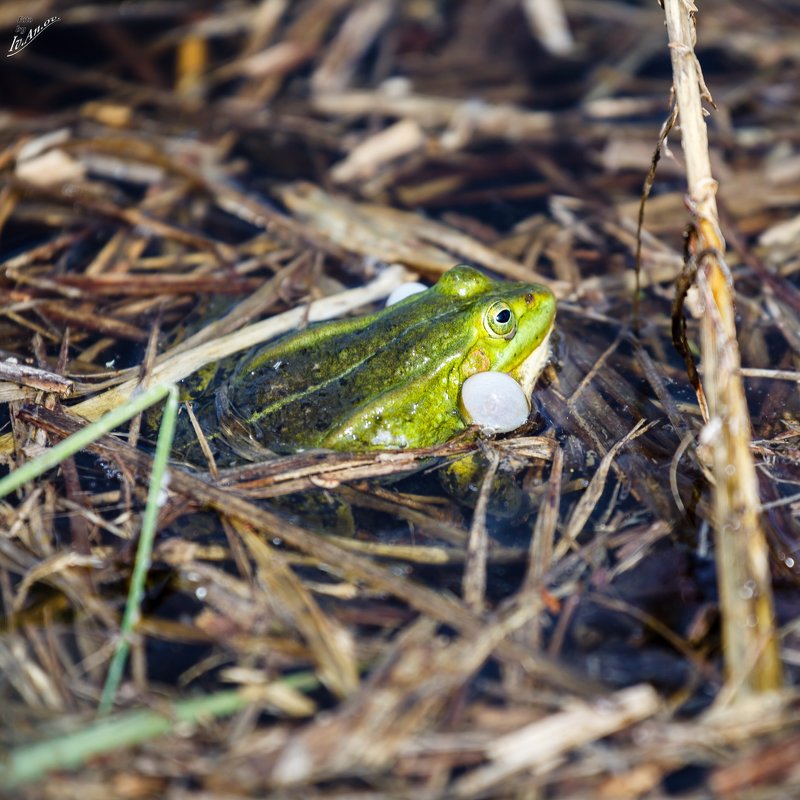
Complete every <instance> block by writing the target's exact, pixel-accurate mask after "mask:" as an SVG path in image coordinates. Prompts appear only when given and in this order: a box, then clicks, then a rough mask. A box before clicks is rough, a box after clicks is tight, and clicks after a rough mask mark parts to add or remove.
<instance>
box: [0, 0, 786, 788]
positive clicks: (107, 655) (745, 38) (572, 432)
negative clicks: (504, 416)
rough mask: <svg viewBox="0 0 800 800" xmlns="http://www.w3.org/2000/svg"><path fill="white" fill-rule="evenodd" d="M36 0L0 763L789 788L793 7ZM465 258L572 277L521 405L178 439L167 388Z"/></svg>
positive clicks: (17, 309) (437, 783) (14, 148)
mask: <svg viewBox="0 0 800 800" xmlns="http://www.w3.org/2000/svg"><path fill="white" fill-rule="evenodd" d="M50 6H51V4H50V3H47V2H46V3H44V4H39V6H37V13H40V14H41V16H42V20H38V19H32V22H30V23H29V22H27V21H26V20H27V19H28V16H27V15H29V14H30V13H32V12H31V11H30V4H23V3H20V2H15V1H14V2H10V3H7V4H5V5H4V7H3V9H2V11H0V26H5V27H4V28H3V29H4V30H5V34H4V35H5V36H6V39H7V40H8V42H9V43H10V42H11V41H12V37H13V36H14V35H20V34H19V33H17V34H15V33H14V31H15V30H16V29H17V28H19V27H22V28H25V27H26V26H28V27H30V26H31V25H33V26H35V25H37V24H38V23H39V22H41V21H43V20H44V18H46V17H48V16H52V14H56V13H57V14H58V15H59V17H60V19H59V20H58V21H56V22H53V23H52V24H50V25H49V26H48V27H47V29H46V30H44V31H43V32H42V33H41V34H40V35H39V36H38V37H37V38H36V39H35V40H34V41H32V42H31V43H30V45H29V46H27V47H25V48H24V50H21V51H19V52H15V53H13V54H12V55H11V56H10V57H9V58H7V59H6V62H7V63H6V64H4V68H5V76H4V82H3V87H4V91H3V95H4V96H3V98H2V101H0V102H2V103H3V106H2V108H0V120H2V125H0V171H1V172H0V175H1V176H2V184H0V236H1V238H0V292H2V295H0V310H1V311H2V314H0V348H2V350H1V351H0V357H1V358H2V360H0V403H2V404H3V405H2V409H3V411H2V413H3V425H4V428H3V429H2V431H0V454H2V458H3V460H4V462H5V463H6V464H7V465H8V466H9V470H8V475H7V476H6V477H0V493H2V495H3V496H2V499H0V529H1V530H0V598H2V599H1V601H0V609H2V628H0V719H2V721H3V726H2V732H1V733H0V737H1V738H0V741H1V742H2V745H0V746H1V747H2V748H3V750H4V751H5V758H4V760H0V786H1V787H2V791H4V792H13V793H14V796H19V797H25V796H29V797H32V798H33V797H36V798H38V797H51V796H52V797H55V796H58V797H59V798H65V797H67V798H69V797H80V798H81V800H88V799H89V798H92V797H103V798H105V797H109V796H114V797H151V796H152V797H170V798H182V797H189V796H198V792H199V793H200V794H201V795H202V796H203V797H209V798H211V797H219V798H223V797H225V798H227V797H245V796H260V795H263V794H265V793H268V792H275V793H277V792H281V796H287V797H290V796H291V797H303V798H307V797H320V798H334V797H343V796H347V797H364V798H367V797H379V796H380V797H406V796H414V797H423V798H426V797H430V798H434V797H442V796H447V797H463V798H473V797H475V798H478V797H518V796H520V797H521V796H538V795H539V794H541V795H542V796H549V797H578V796H583V797H588V796H591V797H608V798H622V797H657V796H663V795H664V794H670V795H681V796H693V797H701V796H708V795H709V794H710V793H713V794H715V795H716V796H720V797H747V796H752V797H756V796H757V797H759V798H763V797H786V796H790V795H791V794H792V793H793V792H796V791H797V786H798V784H800V769H798V765H797V763H796V762H797V759H796V756H795V751H796V747H797V741H798V737H800V723H798V719H799V717H798V714H797V701H796V698H795V696H794V693H793V689H792V687H793V686H794V685H795V683H796V678H797V673H796V668H797V664H798V634H797V628H798V620H799V619H800V616H799V615H800V608H798V604H797V601H796V594H797V591H796V589H797V581H798V565H797V549H798V537H799V536H800V525H799V524H798V509H799V508H800V501H799V500H798V494H797V491H796V487H797V485H798V482H800V455H799V454H800V398H799V397H798V395H799V393H798V381H799V380H800V371H798V361H800V334H799V333H798V331H800V325H798V319H799V318H800V289H798V285H797V277H798V273H799V267H800V216H799V215H800V153H799V152H798V146H800V144H799V143H800V121H798V118H797V114H796V108H797V106H798V104H799V103H800V18H799V17H798V16H797V14H796V10H795V9H793V8H792V4H791V3H790V2H782V1H781V0H762V1H761V2H759V3H758V4H754V5H753V6H752V7H751V6H746V7H745V6H739V5H734V4H730V3H725V2H722V1H721V0H714V1H710V2H708V3H706V4H703V6H702V8H701V11H702V14H701V15H700V17H699V19H698V18H697V15H696V9H695V8H694V6H693V4H692V3H691V2H689V0H665V2H664V9H660V8H659V7H658V6H657V4H654V3H640V4H635V3H633V4H632V3H628V2H622V1H621V0H610V1H609V2H605V3H585V2H583V1H582V0H563V2H559V0H547V1H546V2H545V0H519V2H517V1H516V0H509V2H503V3H492V2H487V1H486V0H466V1H465V2H463V3H458V4H445V3H438V2H435V0H419V1H415V2H401V1H400V0H302V1H301V2H297V3H287V2H286V1H285V0H263V2H260V3H257V4H252V5H247V6H246V5H242V4H235V3H221V4H217V5H213V6H208V7H203V9H201V10H198V9H192V8H189V7H187V6H185V5H183V4H176V3H169V2H164V3H151V4H142V5H139V6H137V5H130V4H129V5H128V6H126V7H125V9H126V16H124V17H123V16H121V13H120V10H119V8H118V7H117V6H107V7H106V6H102V5H81V4H79V3H71V4H63V3H62V4H59V7H58V9H56V8H55V6H54V5H53V8H52V10H51V7H50ZM695 23H698V24H697V26H696V24H695ZM671 90H672V91H671ZM712 95H713V101H712ZM709 112H710V115H709ZM665 120H666V121H665ZM654 153H656V154H657V157H660V160H659V161H658V164H657V169H655V170H653V171H651V174H650V176H649V177H646V176H647V173H648V168H649V167H650V164H651V161H653V160H654V156H653V154H654ZM643 186H644V187H645V188H644V190H643V188H642V187H643ZM643 196H646V205H645V207H644V214H643V217H642V216H640V201H641V198H642V197H643ZM642 219H643V225H641V223H642ZM640 225H641V229H640ZM459 261H467V262H470V263H473V264H475V265H477V266H479V267H481V268H483V269H484V270H486V271H488V272H490V273H492V274H494V275H496V276H501V277H506V278H510V279H515V280H520V279H522V280H541V281H545V282H547V283H548V284H549V285H550V286H551V287H552V288H553V290H554V291H555V292H556V294H557V296H558V297H559V301H560V303H559V317H558V337H559V342H558V344H557V348H556V361H555V364H554V366H553V367H552V368H551V369H550V370H549V373H548V375H547V376H546V380H545V381H544V383H543V385H542V386H541V388H540V389H539V390H537V393H536V396H537V402H538V404H539V407H540V408H539V412H538V414H537V420H536V421H535V423H533V424H531V426H529V428H528V429H527V430H525V431H522V432H520V435H516V436H508V437H501V438H500V439H499V440H496V441H476V439H475V437H474V436H466V437H463V438H461V439H457V440H454V441H452V442H449V443H447V444H445V445H443V446H441V447H438V448H432V449H429V450H424V451H405V452H392V453H378V454H367V455H364V454H358V455H349V454H320V453H298V454H296V455H290V456H285V457H281V458H277V459H273V460H270V461H265V462H263V463H256V464H247V465H239V466H235V467H233V468H228V469H223V468H221V467H220V468H219V469H217V468H216V466H215V465H213V464H212V465H210V468H209V472H208V473H203V472H199V471H197V470H190V469H182V468H178V467H176V466H174V465H173V466H171V467H167V464H166V462H167V457H168V453H169V441H168V440H169V432H170V430H171V425H170V422H169V420H170V415H171V414H174V412H175V409H176V399H175V392H174V390H171V389H170V388H169V387H171V386H172V385H174V384H176V383H178V382H180V381H181V380H183V379H184V378H186V377H188V376H190V375H191V374H193V373H194V372H196V371H197V370H198V369H200V368H201V367H203V366H204V365H206V364H209V363H212V362H215V361H217V360H219V359H221V358H225V357H228V356H234V355H235V354H236V353H239V352H241V351H243V350H245V349H247V348H249V347H251V346H253V345H254V344H256V343H259V342H262V341H265V340H266V339H269V338H271V337H274V336H276V335H277V334H279V333H281V332H283V331H287V330H291V329H294V328H297V327H298V326H300V325H303V324H305V323H306V322H308V321H313V320H318V319H327V318H331V317H335V316H340V315H342V314H346V313H350V312H353V311H358V310H362V309H365V308H372V307H374V304H375V303H376V302H379V301H380V300H381V299H382V298H384V297H385V296H386V295H387V294H388V293H389V292H390V291H391V289H392V288H394V287H395V286H396V285H398V284H399V283H401V282H403V281H405V280H408V279H410V278H411V277H414V276H417V277H421V278H423V279H428V280H435V278H436V277H437V275H439V274H441V273H442V272H443V271H445V270H446V269H448V268H449V267H451V266H452V265H453V264H454V263H457V262H459ZM223 294H224V295H227V296H229V297H230V303H228V304H226V308H225V311H224V312H220V313H219V314H217V315H216V317H212V318H211V319H212V321H209V320H208V317H207V315H204V313H203V311H202V307H204V306H205V305H207V304H208V301H209V300H213V299H214V298H215V297H216V296H217V295H223ZM187 317H190V318H192V319H194V321H195V323H197V321H198V320H205V322H201V323H200V324H199V326H198V325H197V324H195V326H194V328H192V330H194V332H192V333H187V332H185V331H186V330H187V329H185V328H184V327H183V322H184V320H185V319H186V318H187ZM673 341H674V343H673ZM675 345H677V349H676V346H675ZM679 351H680V352H679ZM165 397H167V398H168V399H167V402H166V406H165V409H166V410H165V412H164V413H165V416H164V422H163V424H162V425H161V431H160V435H159V439H160V440H161V441H160V443H159V447H158V448H156V449H155V452H154V449H153V448H154V446H155V442H153V441H149V440H148V439H149V438H150V437H151V434H152V430H149V429H148V428H147V427H145V429H144V430H143V429H142V428H141V424H140V418H139V416H138V415H139V414H140V413H141V411H142V410H143V409H144V408H145V407H147V406H148V405H149V404H152V403H154V402H158V401H160V400H163V399H164V398H165ZM151 413H152V412H151ZM131 420H132V421H131ZM112 431H116V434H112ZM59 442H62V444H58V443H59ZM476 449H479V450H481V452H482V453H483V457H484V459H485V461H486V463H487V464H488V465H489V466H488V469H487V476H486V477H485V478H484V480H483V483H482V486H480V487H476V496H477V498H478V502H477V505H476V506H475V508H474V509H470V508H465V507H464V506H463V505H461V504H459V503H458V502H456V501H455V500H453V499H452V498H449V497H442V496H441V492H440V491H439V490H438V484H436V483H435V482H433V481H432V477H431V475H430V474H429V473H432V472H435V471H436V467H437V466H438V465H440V464H444V463H446V462H447V461H449V460H452V459H455V458H459V457H461V456H462V455H463V454H464V453H468V452H473V451H475V450H476ZM415 470H416V474H414V475H413V476H412V477H408V475H409V473H412V472H414V471H415ZM420 470H421V472H420ZM498 470H499V471H500V472H503V473H506V474H507V475H509V476H514V479H515V480H516V482H517V484H518V485H519V486H520V487H521V489H522V491H523V493H524V495H525V498H526V500H525V502H526V505H527V509H528V510H527V513H525V514H524V515H522V516H521V517H520V518H517V519H511V520H509V519H499V518H497V516H496V515H494V514H493V513H492V503H491V498H490V496H489V495H490V490H491V487H492V480H491V478H492V475H493V474H495V472H496V471H498ZM164 474H166V475H167V476H168V477H167V478H165V477H164ZM300 491H304V492H323V491H324V492H328V493H331V494H333V495H335V496H336V497H338V498H339V500H340V501H344V503H346V504H347V506H348V507H349V508H350V509H351V510H352V515H353V526H354V530H353V531H351V532H350V533H348V534H347V535H342V532H341V531H329V530H318V529H316V528H313V527H312V526H310V525H309V524H308V523H304V522H302V521H298V520H297V519H294V520H292V519H287V516H286V514H285V513H284V512H283V511H282V510H281V509H283V508H285V506H282V505H277V506H276V505H273V503H274V501H275V499H276V498H284V497H285V496H287V495H290V494H292V493H296V492H300Z"/></svg>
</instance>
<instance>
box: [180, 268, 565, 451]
mask: <svg viewBox="0 0 800 800" xmlns="http://www.w3.org/2000/svg"><path fill="white" fill-rule="evenodd" d="M555 312H556V302H555V298H554V296H553V293H552V292H551V291H550V290H549V289H548V288H546V287H545V286H542V285H540V284H536V283H511V282H508V281H496V280H491V279H490V278H488V277H486V276H485V275H483V274H482V273H480V272H478V271H477V270H476V269H473V268H471V267H468V266H464V265H459V266H456V267H454V268H453V269H451V270H449V271H448V272H446V273H445V274H444V275H442V277H441V278H440V279H439V281H438V282H437V283H436V284H435V285H434V286H433V287H431V288H429V289H427V290H425V291H421V292H419V293H417V294H413V295H411V296H409V297H407V298H406V299H404V300H401V301H400V302H398V303H396V304H394V305H391V306H388V307H386V308H384V309H382V310H380V311H377V312H375V313H373V314H369V315H366V316H361V317H352V318H347V319H342V320H336V321H333V322H326V323H320V324H315V325H310V326H309V327H307V328H305V329H304V330H301V331H297V332H294V333H291V334H288V335H286V336H283V337H281V338H279V339H276V340H274V341H272V342H270V343H268V344H266V345H263V346H261V347H259V348H257V349H255V350H254V351H252V352H250V353H249V354H247V355H246V356H245V357H244V358H242V359H241V361H239V363H238V364H237V365H236V366H235V367H234V368H233V370H232V371H229V372H228V374H227V375H225V377H224V379H223V381H222V386H219V388H217V389H216V390H215V391H214V392H213V393H208V392H207V393H206V397H205V399H202V400H201V401H200V402H199V403H198V406H197V413H198V419H199V420H200V423H201V426H202V428H203V429H204V431H205V432H206V435H207V437H208V439H209V442H210V443H211V444H212V448H213V449H215V450H217V452H218V453H221V452H224V451H226V450H227V451H232V452H233V454H235V455H234V457H233V458H232V459H231V461H235V460H240V459H241V458H245V459H250V460H256V459H259V458H263V457H266V456H268V455H269V454H270V453H288V452H296V451H298V450H306V449H314V448H326V449H332V450H345V451H365V450H379V449H393V448H405V447H425V446H430V445H435V444H440V443H443V442H445V441H447V440H448V439H450V438H451V437H452V436H454V435H455V434H457V433H459V432H460V431H463V430H465V429H466V428H467V427H468V425H469V422H470V419H469V414H468V413H465V411H464V409H463V406H462V404H461V402H460V400H461V387H462V385H463V383H464V381H465V380H466V379H467V378H469V377H470V376H471V375H474V374H475V373H479V372H486V371H494V372H504V373H507V374H508V375H510V376H511V377H512V378H514V379H515V380H516V381H518V382H519V383H520V385H521V386H522V387H523V389H524V390H525V392H526V393H527V395H528V396H530V392H531V390H532V389H533V384H534V382H535V381H536V378H537V377H538V375H539V373H540V372H541V370H542V368H543V367H544V365H545V363H546V360H547V358H548V355H549V337H550V333H551V331H552V329H553V322H554V319H555ZM217 384H219V377H218V378H217ZM212 394H213V396H211V395H212ZM189 437H191V438H194V437H193V434H192V433H191V432H190V433H189V436H188V437H186V438H187V439H188V438H189ZM179 449H180V447H179ZM192 460H193V461H196V460H197V459H196V457H195V458H193V459H192ZM200 463H202V462H200Z"/></svg>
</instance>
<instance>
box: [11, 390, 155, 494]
mask: <svg viewBox="0 0 800 800" xmlns="http://www.w3.org/2000/svg"><path fill="white" fill-rule="evenodd" d="M169 391H170V387H169V386H168V385H163V384H159V385H158V386H152V387H151V388H149V389H146V390H145V391H143V392H142V393H141V394H137V395H134V396H133V397H132V398H131V399H130V400H129V401H128V402H127V403H125V404H124V405H122V406H119V407H118V408H115V409H114V410H113V411H110V412H109V413H108V414H106V415H105V416H104V417H101V418H100V419H98V420H97V421H96V422H92V423H91V424H90V425H87V426H86V427H85V428H83V429H82V430H80V431H78V432H77V433H74V434H72V436H69V437H68V438H66V439H64V441H63V442H59V443H58V444H57V445H55V446H53V447H51V448H49V449H48V450H46V451H45V452H44V453H42V454H41V455H39V456H37V457H36V458H34V459H33V460H31V461H28V462H27V463H25V464H23V465H22V466H21V467H19V469H15V470H12V471H11V472H10V473H9V474H8V475H6V476H5V477H4V478H2V479H0V497H5V496H6V495H7V494H10V493H11V492H13V491H16V490H17V489H19V488H20V487H21V486H24V485H25V484H26V483H28V481H32V480H34V478H38V477H39V476H40V475H43V474H44V473H45V472H47V471H48V470H50V469H52V468H53V467H57V466H58V465H59V464H60V463H61V462H62V461H64V459H65V458H69V457H70V456H73V455H75V453H77V452H79V451H80V450H83V449H84V448H86V447H88V446H89V445H90V444H91V443H92V442H94V441H96V440H97V439H99V438H100V437H101V436H103V435H104V434H106V433H109V432H110V431H113V430H114V428H118V427H119V426H120V425H122V423H123V422H126V421H127V420H129V419H131V417H135V416H136V415H137V414H140V413H141V412H142V411H144V410H145V409H146V408H149V407H150V406H152V405H155V404H156V403H158V402H159V401H160V400H163V399H164V398H165V397H166V396H167V393H168V392H169Z"/></svg>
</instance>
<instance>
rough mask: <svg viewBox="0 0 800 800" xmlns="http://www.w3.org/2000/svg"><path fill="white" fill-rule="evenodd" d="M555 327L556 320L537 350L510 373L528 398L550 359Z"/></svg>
mask: <svg viewBox="0 0 800 800" xmlns="http://www.w3.org/2000/svg"><path fill="white" fill-rule="evenodd" d="M554 325H555V320H554V321H553V323H551V324H550V330H548V331H547V333H546V334H545V335H544V338H543V339H542V341H541V342H540V343H539V345H538V346H537V347H536V349H535V350H532V351H531V352H530V353H529V354H528V356H527V357H526V358H525V360H524V361H522V363H520V364H519V366H517V367H514V369H512V370H511V372H509V375H511V377H512V378H514V380H515V381H517V383H519V385H520V386H522V390H523V391H524V392H525V394H526V395H527V396H528V397H530V396H531V394H532V393H533V387H534V386H535V385H536V380H537V378H538V377H539V375H541V372H542V370H543V369H544V367H545V364H547V361H548V359H549V358H550V335H551V334H552V333H553V327H554Z"/></svg>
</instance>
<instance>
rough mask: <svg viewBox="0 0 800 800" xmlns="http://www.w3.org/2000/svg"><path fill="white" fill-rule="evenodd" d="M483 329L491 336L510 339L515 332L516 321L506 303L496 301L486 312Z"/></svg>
mask: <svg viewBox="0 0 800 800" xmlns="http://www.w3.org/2000/svg"><path fill="white" fill-rule="evenodd" d="M484 327H485V328H486V330H487V332H488V333H489V334H490V335H491V336H498V337H500V338H502V339H511V338H513V336H514V334H515V333H516V332H517V320H516V319H515V318H514V312H513V311H512V310H511V307H510V306H509V305H508V303H504V302H503V301H502V300H497V301H495V302H494V303H492V304H491V305H490V306H489V308H488V309H487V310H486V318H485V322H484Z"/></svg>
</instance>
